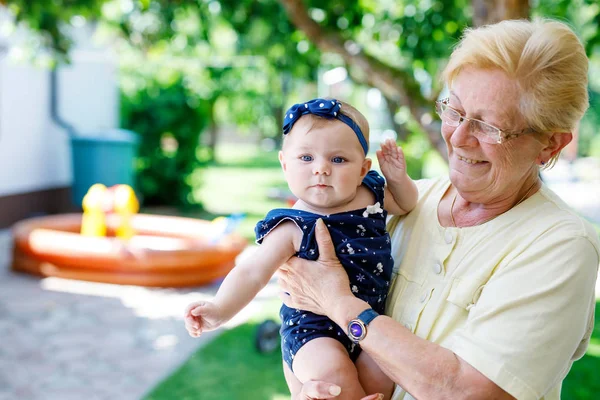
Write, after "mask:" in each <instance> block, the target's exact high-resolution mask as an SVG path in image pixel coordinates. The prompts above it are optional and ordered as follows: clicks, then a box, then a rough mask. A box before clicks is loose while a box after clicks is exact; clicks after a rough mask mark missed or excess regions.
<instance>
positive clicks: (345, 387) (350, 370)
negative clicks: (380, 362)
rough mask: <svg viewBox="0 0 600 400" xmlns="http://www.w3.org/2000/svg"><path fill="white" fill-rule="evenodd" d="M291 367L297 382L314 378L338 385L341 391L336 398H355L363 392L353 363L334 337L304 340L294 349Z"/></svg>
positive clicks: (359, 396)
mask: <svg viewBox="0 0 600 400" xmlns="http://www.w3.org/2000/svg"><path fill="white" fill-rule="evenodd" d="M293 367H294V374H295V375H296V377H297V378H298V379H299V380H300V382H306V381H309V380H318V381H325V382H328V383H334V384H336V385H338V386H339V387H341V388H342V393H341V394H340V395H339V396H338V397H336V399H345V400H357V399H360V398H362V397H364V396H365V392H364V390H363V388H362V386H361V385H360V382H359V380H358V373H357V371H356V367H355V366H354V363H353V362H352V360H350V357H349V356H348V352H347V351H346V349H345V348H344V346H343V345H342V344H341V343H340V342H338V341H337V340H334V339H331V338H318V339H313V340H311V341H310V342H308V343H306V344H305V345H304V346H302V348H301V349H300V350H298V352H297V353H296V356H295V357H294V365H293ZM293 394H294V393H292V395H293Z"/></svg>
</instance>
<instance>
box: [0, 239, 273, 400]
mask: <svg viewBox="0 0 600 400" xmlns="http://www.w3.org/2000/svg"><path fill="white" fill-rule="evenodd" d="M11 247H12V238H11V235H10V232H9V231H0V400H8V399H10V400H13V399H24V400H25V399H26V400H38V399H39V400H41V399H44V400H71V399H73V400H83V399H86V400H93V399H111V400H129V399H131V400H135V399H140V398H141V397H143V395H144V394H145V393H147V392H148V391H149V390H151V389H152V388H153V387H154V386H155V385H156V384H157V383H158V382H159V381H160V380H161V379H163V378H165V377H166V376H168V375H169V374H170V373H171V372H172V371H173V370H174V369H175V368H177V367H178V366H179V365H181V363H182V362H183V361H184V360H186V359H187V358H188V357H189V356H190V355H191V354H192V353H193V352H194V351H196V350H197V349H198V348H199V347H200V346H201V345H202V344H203V343H206V342H207V341H208V340H209V339H210V338H211V337H213V336H214V333H212V332H211V333H208V334H206V335H205V336H203V337H202V338H201V339H193V338H191V337H190V336H188V334H187V332H186V331H185V329H184V326H183V318H182V314H183V309H184V307H185V306H186V305H187V304H188V303H189V302H190V301H192V300H197V299H200V298H207V297H209V296H212V295H213V294H214V293H215V290H216V285H210V286H205V287H199V288H194V289H177V290H175V289H149V288H141V287H135V286H119V285H110V284H98V283H90V282H79V281H71V280H66V279H57V278H46V279H40V278H37V277H33V276H28V275H23V274H19V273H14V272H12V271H10V270H9V254H10V249H11ZM275 290H276V289H275V288H274V287H270V288H267V289H266V290H265V291H263V292H262V293H261V295H260V297H259V298H257V299H256V300H255V301H254V302H253V303H251V304H250V305H249V306H248V307H247V308H246V309H245V311H244V312H243V313H242V315H240V316H239V318H237V319H236V320H235V321H232V324H231V325H235V324H238V323H240V322H242V321H244V320H245V319H246V318H247V317H248V316H249V315H251V314H252V313H253V312H255V311H257V309H258V308H260V307H261V304H262V303H263V302H264V301H268V299H270V298H273V297H274V296H276V291H275Z"/></svg>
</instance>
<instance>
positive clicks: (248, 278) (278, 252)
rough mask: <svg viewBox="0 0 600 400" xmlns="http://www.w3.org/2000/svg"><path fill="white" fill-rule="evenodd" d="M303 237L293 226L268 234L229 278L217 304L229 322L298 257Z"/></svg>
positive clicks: (280, 228) (220, 291) (218, 296)
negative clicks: (298, 248)
mask: <svg viewBox="0 0 600 400" xmlns="http://www.w3.org/2000/svg"><path fill="white" fill-rule="evenodd" d="M301 235H302V233H301V232H300V230H299V229H298V228H297V227H296V225H295V224H294V223H292V222H284V223H282V224H280V225H279V226H278V227H277V228H275V229H274V230H273V231H272V232H271V233H269V234H268V235H267V236H266V237H265V239H264V240H263V243H262V244H261V245H260V246H259V247H258V248H257V249H256V250H255V251H254V253H252V255H250V256H248V257H247V258H246V259H245V260H243V261H242V262H241V263H240V264H238V265H236V266H235V268H234V269H233V270H232V271H231V272H230V273H229V274H228V275H227V277H226V278H225V280H224V281H223V283H222V284H221V287H220V288H219V291H218V292H217V295H216V297H215V299H214V301H213V302H214V304H215V305H216V306H217V307H218V308H219V309H220V310H221V314H222V317H223V320H224V321H228V320H229V319H231V318H232V317H233V316H234V315H235V314H237V313H238V312H239V311H240V310H241V309H242V308H244V307H245V306H246V305H247V304H248V303H249V302H250V301H251V300H252V299H253V298H254V297H255V296H256V294H257V293H258V292H259V291H260V290H261V289H262V288H263V287H265V285H266V284H267V283H268V282H269V280H270V279H271V277H272V276H273V274H274V273H275V271H277V269H278V268H279V267H280V266H281V265H282V264H283V263H285V262H286V261H287V260H288V259H289V258H290V257H292V256H293V255H294V254H295V253H296V245H295V243H297V242H298V239H297V238H298V237H300V239H301Z"/></svg>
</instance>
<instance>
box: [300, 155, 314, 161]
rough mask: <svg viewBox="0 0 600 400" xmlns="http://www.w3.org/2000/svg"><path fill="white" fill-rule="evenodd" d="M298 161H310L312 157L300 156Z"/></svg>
mask: <svg viewBox="0 0 600 400" xmlns="http://www.w3.org/2000/svg"><path fill="white" fill-rule="evenodd" d="M300 159H301V160H302V161H312V159H313V158H312V156H300Z"/></svg>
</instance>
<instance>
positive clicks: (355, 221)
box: [255, 171, 393, 369]
mask: <svg viewBox="0 0 600 400" xmlns="http://www.w3.org/2000/svg"><path fill="white" fill-rule="evenodd" d="M363 185H365V186H366V187H367V188H369V189H370V190H371V191H372V192H373V194H374V195H375V199H376V200H375V202H376V203H375V204H374V205H373V206H369V207H367V208H362V209H358V210H352V211H345V212H341V213H337V214H330V215H319V214H314V213H311V212H308V211H302V210H293V209H289V208H277V209H274V210H271V211H269V213H268V214H267V216H266V217H265V219H263V220H262V221H260V222H259V223H258V224H257V225H256V228H255V231H256V237H257V239H256V242H257V243H259V244H260V243H261V242H262V240H263V239H264V237H265V236H266V235H267V234H268V233H269V232H271V231H272V230H273V229H275V228H276V227H277V225H279V224H280V223H281V222H284V221H292V222H294V223H295V224H296V225H297V226H298V228H300V229H301V230H302V231H303V232H304V235H303V237H302V243H301V245H300V251H298V253H297V254H296V255H297V256H298V257H301V258H305V259H308V260H316V259H317V258H318V257H319V250H318V247H317V241H316V238H315V224H316V221H317V219H319V218H322V219H323V222H325V224H326V225H327V228H328V229H329V233H330V234H331V238H332V240H333V244H334V246H335V252H336V254H337V256H338V258H339V260H340V262H341V263H342V265H343V266H344V268H345V269H346V272H347V273H348V277H349V279H350V289H351V290H352V293H354V294H355V295H356V297H358V298H360V299H362V300H364V301H366V302H367V303H369V304H370V305H371V307H372V308H373V309H374V310H375V311H377V312H378V313H383V311H384V306H385V300H386V297H387V293H388V290H389V284H390V279H391V275H392V267H393V260H392V255H391V245H390V237H389V235H388V233H387V232H386V230H385V222H386V221H385V219H386V215H387V212H386V211H385V210H383V196H384V186H385V180H384V178H383V177H382V176H381V175H379V174H378V173H377V172H376V171H369V173H368V174H367V176H365V178H364V180H363ZM280 316H281V320H282V324H281V330H280V334H281V350H282V355H283V359H284V360H285V362H286V363H287V364H288V366H289V367H290V369H292V363H293V360H294V356H295V355H296V352H298V350H299V349H300V347H302V346H303V345H304V344H305V343H307V342H308V341H310V340H312V339H316V338H319V337H329V338H333V339H336V340H338V341H339V342H340V343H342V344H343V345H344V346H345V347H346V349H347V350H348V354H349V356H350V358H351V359H352V361H353V362H354V361H356V359H357V358H358V355H359V354H360V351H361V350H360V346H358V345H355V344H354V343H353V342H352V341H351V340H350V339H349V338H348V336H346V332H345V329H341V328H340V327H338V326H337V325H336V324H335V323H334V322H333V321H331V320H330V319H329V318H327V317H324V316H322V315H316V314H313V313H311V312H308V311H302V310H297V309H293V308H289V307H287V306H286V305H285V304H283V305H282V306H281V310H280Z"/></svg>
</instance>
